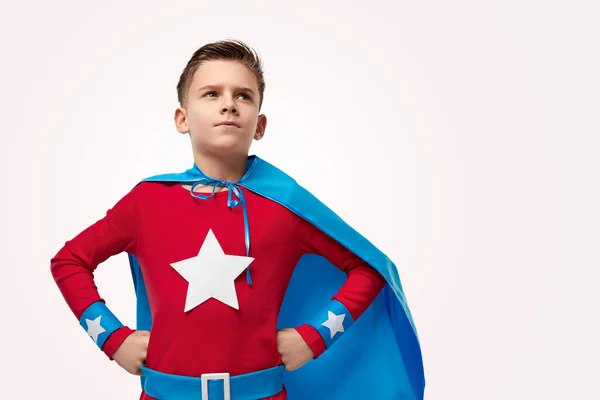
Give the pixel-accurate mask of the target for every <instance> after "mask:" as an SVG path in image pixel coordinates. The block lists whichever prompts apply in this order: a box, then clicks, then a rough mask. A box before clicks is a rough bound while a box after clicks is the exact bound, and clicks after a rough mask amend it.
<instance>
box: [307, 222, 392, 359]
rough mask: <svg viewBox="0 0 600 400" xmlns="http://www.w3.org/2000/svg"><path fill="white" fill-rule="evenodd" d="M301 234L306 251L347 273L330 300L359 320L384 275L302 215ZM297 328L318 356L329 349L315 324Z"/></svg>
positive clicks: (383, 281) (375, 295)
mask: <svg viewBox="0 0 600 400" xmlns="http://www.w3.org/2000/svg"><path fill="white" fill-rule="evenodd" d="M298 234H299V238H300V243H301V246H302V251H303V253H305V254H317V255H320V256H323V257H325V258H327V260H328V261H329V262H331V263H332V264H333V265H335V266H336V267H337V268H339V269H340V270H342V271H343V272H345V273H346V275H347V278H346V280H345V282H344V284H343V285H342V287H341V288H340V289H339V290H338V292H337V293H336V294H335V295H334V296H333V297H332V298H331V300H332V301H338V302H339V303H341V304H342V305H343V306H345V308H346V309H347V310H348V312H349V313H350V315H351V316H352V319H353V321H356V320H357V319H358V318H359V317H360V316H361V315H362V314H363V313H364V312H365V311H366V309H367V308H368V307H369V306H370V305H371V303H372V302H373V300H375V298H376V297H377V295H378V294H379V292H380V291H381V289H383V287H384V286H385V284H386V280H385V278H383V277H382V276H381V274H380V273H379V272H377V271H376V270H375V269H374V268H372V267H371V266H370V265H368V264H367V263H366V262H365V261H363V260H362V259H361V258H359V257H358V256H357V255H355V254H354V253H353V252H351V251H349V250H348V249H346V248H345V247H344V246H342V245H341V244H340V243H338V242H337V241H336V240H334V239H332V238H331V237H330V236H328V235H326V234H325V233H323V232H322V231H320V230H319V229H318V228H316V227H315V226H314V225H312V224H311V223H309V222H307V221H305V220H304V219H301V218H300V222H299V226H298ZM296 329H297V330H298V332H299V333H300V335H301V336H302V337H303V339H304V340H305V341H306V343H307V344H308V345H309V347H310V348H311V350H312V351H313V353H314V355H315V358H317V357H319V356H320V355H321V354H322V353H323V352H324V351H325V350H326V348H327V344H326V342H325V340H324V339H323V337H322V335H321V334H320V333H319V332H318V331H317V329H315V327H313V326H311V325H310V324H303V325H301V326H299V327H298V328H296Z"/></svg>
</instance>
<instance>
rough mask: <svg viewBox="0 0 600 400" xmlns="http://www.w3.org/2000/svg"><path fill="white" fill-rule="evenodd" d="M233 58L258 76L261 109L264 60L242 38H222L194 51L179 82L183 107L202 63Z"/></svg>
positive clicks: (179, 95) (178, 97)
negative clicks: (195, 74)
mask: <svg viewBox="0 0 600 400" xmlns="http://www.w3.org/2000/svg"><path fill="white" fill-rule="evenodd" d="M214 60H233V61H239V62H241V63H242V64H244V65H245V66H246V67H248V69H250V71H252V72H253V73H254V75H255V76H256V80H257V81H258V92H259V96H260V99H259V106H258V108H259V110H260V108H261V106H262V103H263V95H264V92H265V79H264V77H263V70H262V61H261V59H260V57H259V55H258V53H257V52H256V51H255V50H253V49H252V48H251V47H249V46H248V45H246V44H245V43H244V42H242V41H240V40H233V39H231V40H220V41H218V42H213V43H208V44H205V45H204V46H202V47H200V48H199V49H198V50H196V51H195V52H194V54H193V55H192V58H190V60H189V61H188V63H187V65H186V66H185V68H184V69H183V72H182V73H181V76H180V78H179V83H178V84H177V100H178V101H179V104H180V105H181V107H183V105H184V103H186V102H187V93H188V90H189V89H190V85H191V84H192V77H193V76H194V73H195V72H196V70H197V69H198V67H199V66H200V65H202V64H203V63H205V62H207V61H214Z"/></svg>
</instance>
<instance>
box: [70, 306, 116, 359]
mask: <svg viewBox="0 0 600 400" xmlns="http://www.w3.org/2000/svg"><path fill="white" fill-rule="evenodd" d="M91 324H97V325H100V327H101V330H102V332H101V333H99V334H98V341H94V342H95V343H96V344H97V345H98V347H99V348H100V349H102V346H103V345H104V342H105V341H106V339H108V337H109V336H110V334H111V333H113V332H114V331H116V330H117V329H119V328H121V327H122V326H123V324H122V323H121V321H119V319H118V318H117V317H116V316H115V315H114V314H113V313H112V312H111V311H110V310H109V309H108V307H107V306H106V304H104V302H102V301H96V302H95V303H92V304H90V306H89V307H88V308H86V309H85V311H84V312H83V314H82V315H81V318H80V319H79V325H81V327H82V328H83V329H85V331H86V332H87V331H88V328H89V325H91ZM90 338H92V340H94V338H93V337H92V336H90Z"/></svg>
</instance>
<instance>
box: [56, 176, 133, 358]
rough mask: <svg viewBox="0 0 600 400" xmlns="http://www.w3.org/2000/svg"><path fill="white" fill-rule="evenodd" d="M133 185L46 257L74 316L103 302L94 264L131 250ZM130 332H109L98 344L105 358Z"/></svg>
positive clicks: (120, 329)
mask: <svg viewBox="0 0 600 400" xmlns="http://www.w3.org/2000/svg"><path fill="white" fill-rule="evenodd" d="M137 189H138V187H136V188H134V189H133V190H132V191H130V192H129V193H127V194H126V195H125V196H124V197H123V198H121V199H120V200H119V201H118V202H117V203H116V204H115V205H114V206H113V207H112V208H111V209H109V210H108V211H107V213H106V215H105V216H104V217H103V218H102V219H100V220H98V221H97V222H95V223H94V224H93V225H91V226H89V227H87V228H86V229H85V230H83V231H82V232H81V233H79V234H78V235H77V236H75V237H74V238H73V239H71V240H69V241H67V242H66V243H65V245H64V246H63V247H62V248H61V249H60V250H59V251H58V253H57V254H56V255H55V256H54V257H53V258H52V259H51V261H50V270H51V273H52V276H53V277H54V280H55V282H56V284H57V286H58V288H59V289H60V291H61V293H62V295H63V297H64V299H65V301H66V303H67V305H68V306H69V308H70V309H71V311H72V312H73V313H74V314H75V317H76V318H77V319H78V320H80V319H81V317H82V315H83V314H84V312H85V311H86V309H88V307H90V305H92V304H93V303H96V302H101V303H105V300H104V299H103V298H102V297H101V296H100V294H99V292H98V289H97V287H96V284H95V282H94V271H95V269H96V268H97V266H98V265H99V264H101V263H102V262H104V261H106V260H107V259H108V258H109V257H111V256H113V255H116V254H119V253H121V252H128V253H134V252H135V248H136V243H137V231H138V211H137V207H136V201H135V194H136V190H137ZM132 332H134V331H133V330H132V329H130V328H128V327H126V326H123V327H121V328H119V329H117V330H116V331H114V332H112V333H111V334H110V336H109V337H108V338H107V339H106V341H105V342H104V344H103V346H102V350H103V351H104V353H105V354H106V355H107V356H108V357H109V359H111V360H112V355H113V354H114V352H115V351H116V350H117V348H118V347H119V346H120V345H121V343H122V342H123V341H124V340H125V338H127V336H129V335H130V334H131V333H132Z"/></svg>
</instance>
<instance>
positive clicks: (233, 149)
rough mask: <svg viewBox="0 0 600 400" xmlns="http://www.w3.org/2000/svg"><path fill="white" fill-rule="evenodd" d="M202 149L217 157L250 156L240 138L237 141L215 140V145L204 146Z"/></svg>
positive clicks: (207, 144)
mask: <svg viewBox="0 0 600 400" xmlns="http://www.w3.org/2000/svg"><path fill="white" fill-rule="evenodd" d="M202 148H203V149H205V150H208V151H209V152H210V153H211V154H214V155H217V156H233V155H236V154H239V155H247V154H248V149H246V148H245V143H243V142H241V141H240V140H239V138H238V139H236V140H215V141H214V142H213V143H206V144H204V145H202Z"/></svg>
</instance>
